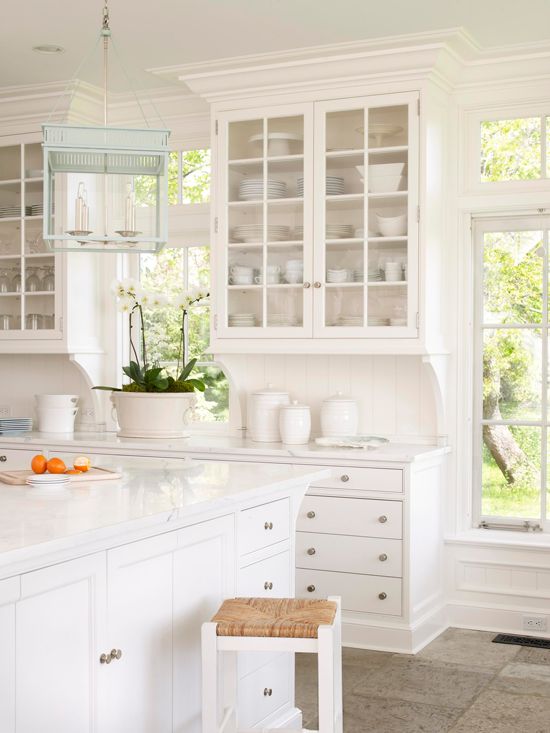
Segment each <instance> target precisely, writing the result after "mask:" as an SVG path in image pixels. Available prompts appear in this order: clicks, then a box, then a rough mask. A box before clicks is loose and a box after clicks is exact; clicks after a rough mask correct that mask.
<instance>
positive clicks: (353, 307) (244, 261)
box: [216, 93, 418, 338]
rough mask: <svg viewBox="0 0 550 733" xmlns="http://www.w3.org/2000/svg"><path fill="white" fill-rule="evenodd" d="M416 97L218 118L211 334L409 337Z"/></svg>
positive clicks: (414, 265) (412, 326)
mask: <svg viewBox="0 0 550 733" xmlns="http://www.w3.org/2000/svg"><path fill="white" fill-rule="evenodd" d="M417 101H418V95H417V94H416V93H404V94H388V95H380V96H376V97H365V98H351V99H339V100H330V101H321V102H312V103H305V104H295V105H289V106H285V107H280V108H276V107H273V108H270V109H268V110H264V111H263V113H262V114H258V112H257V111H256V112H250V113H245V114H244V115H243V113H242V112H240V113H236V112H230V113H224V114H223V115H221V116H220V119H219V120H218V125H219V132H218V138H219V146H218V176H219V178H218V181H219V188H218V192H219V193H218V196H219V199H218V205H217V208H216V214H217V215H218V216H217V217H216V225H217V236H218V239H217V258H218V273H217V274H218V284H219V289H218V291H217V311H218V313H217V315H218V319H217V321H218V322H217V330H216V337H217V338H257V337H260V338H270V337H277V338H293V337H302V338H303V337H309V338H355V337H371V338H388V337H389V338H415V337H416V336H417V335H418V327H417V312H418V108H417Z"/></svg>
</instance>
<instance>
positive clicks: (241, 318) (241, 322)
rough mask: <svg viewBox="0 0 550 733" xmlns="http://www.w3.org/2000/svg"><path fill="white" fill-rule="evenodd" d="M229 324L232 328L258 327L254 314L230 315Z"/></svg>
mask: <svg viewBox="0 0 550 733" xmlns="http://www.w3.org/2000/svg"><path fill="white" fill-rule="evenodd" d="M228 323H229V325H230V326H231V327H237V328H246V327H252V326H255V325H256V316H255V315H254V313H230V314H229V317H228Z"/></svg>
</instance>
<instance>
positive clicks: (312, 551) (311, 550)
mask: <svg viewBox="0 0 550 733" xmlns="http://www.w3.org/2000/svg"><path fill="white" fill-rule="evenodd" d="M307 554H308V555H315V547H310V548H309V549H308V551H307Z"/></svg>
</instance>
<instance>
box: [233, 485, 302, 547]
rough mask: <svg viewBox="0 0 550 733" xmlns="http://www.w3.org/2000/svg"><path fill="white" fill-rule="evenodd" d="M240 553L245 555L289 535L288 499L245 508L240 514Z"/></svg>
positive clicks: (284, 538)
mask: <svg viewBox="0 0 550 733" xmlns="http://www.w3.org/2000/svg"><path fill="white" fill-rule="evenodd" d="M240 522H241V537H242V540H241V547H240V554H241V555H246V554H248V553H249V552H254V551H255V550H261V549H262V548H263V547H268V546H269V545H274V544H275V543H276V542H281V541H282V540H287V539H288V538H289V537H290V503H289V500H288V499H280V500H279V501H271V502H269V503H268V504H262V505H261V506H255V507H253V508H252V509H245V510H244V511H243V512H241V515H240Z"/></svg>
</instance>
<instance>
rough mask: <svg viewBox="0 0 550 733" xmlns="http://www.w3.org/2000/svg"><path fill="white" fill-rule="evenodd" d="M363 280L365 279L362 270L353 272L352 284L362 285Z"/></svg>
mask: <svg viewBox="0 0 550 733" xmlns="http://www.w3.org/2000/svg"><path fill="white" fill-rule="evenodd" d="M364 279H365V272H364V270H354V271H353V282H354V283H362V282H363V281H364Z"/></svg>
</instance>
